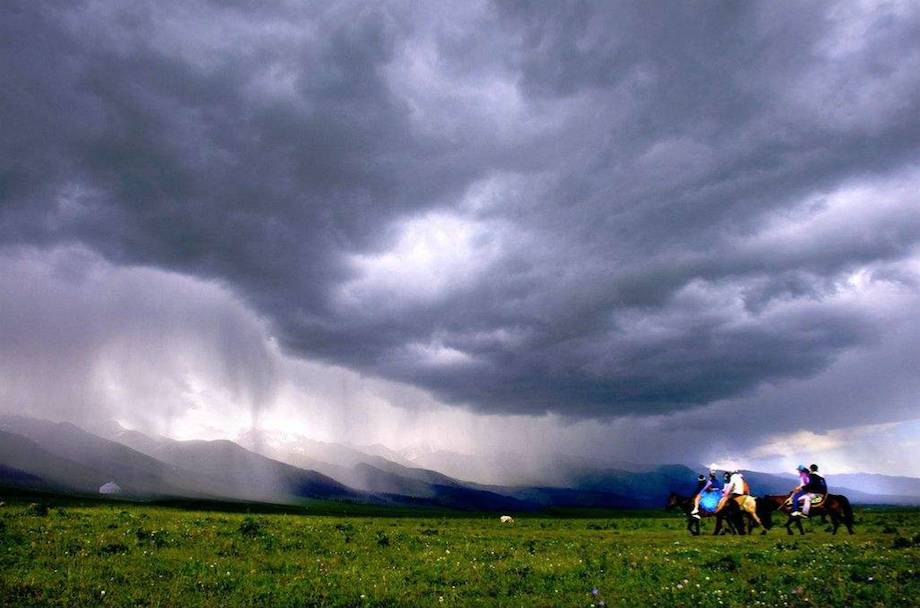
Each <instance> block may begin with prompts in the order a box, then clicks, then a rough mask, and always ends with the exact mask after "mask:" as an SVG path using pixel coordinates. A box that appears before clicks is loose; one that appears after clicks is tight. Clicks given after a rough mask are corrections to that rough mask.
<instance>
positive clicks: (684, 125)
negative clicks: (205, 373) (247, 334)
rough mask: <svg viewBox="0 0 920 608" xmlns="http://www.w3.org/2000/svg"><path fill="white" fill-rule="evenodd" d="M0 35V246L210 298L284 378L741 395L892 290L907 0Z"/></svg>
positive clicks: (870, 325) (14, 28)
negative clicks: (275, 352)
mask: <svg viewBox="0 0 920 608" xmlns="http://www.w3.org/2000/svg"><path fill="white" fill-rule="evenodd" d="M0 11H2V15H0V17H2V18H0V45H2V49H0V73H2V74H3V76H4V83H5V86H4V91H3V93H2V94H0V123H2V124H3V125H4V137H3V138H2V139H0V243H2V244H3V245H4V246H6V247H13V246H30V247H38V248H49V247H56V246H61V245H65V246H66V245H72V244H75V243H78V244H80V245H81V246H82V247H85V248H88V249H90V250H92V251H95V252H97V253H98V254H99V255H102V256H104V257H105V258H106V259H108V260H109V261H110V262H111V263H114V264H120V265H139V266H150V267H157V268H162V269H167V270H170V271H175V272H178V273H183V274H187V275H192V276H195V277H199V278H202V279H206V280H214V281H218V282H220V283H221V284H222V285H224V286H226V287H227V288H229V289H230V290H232V291H233V292H234V293H235V294H237V296H238V297H239V298H241V299H242V300H243V301H244V302H245V303H246V304H247V305H249V306H251V307H252V308H253V309H254V310H255V311H257V312H258V314H259V315H262V316H264V318H265V319H266V322H267V323H268V324H269V326H270V328H271V332H272V333H273V335H275V336H276V337H277V339H278V341H279V343H280V344H281V346H282V348H283V349H284V350H285V351H286V352H287V353H289V354H292V355H294V356H301V357H305V358H308V359H311V360H318V361H323V362H326V363H332V364H336V365H340V366H343V367H346V368H350V369H353V370H356V371H359V372H361V373H364V374H369V375H373V376H380V377H383V378H388V379H392V380H398V381H401V382H405V383H408V384H412V385H415V386H418V387H420V388H424V389H427V390H430V391H432V392H433V394H434V395H436V396H437V397H438V398H440V399H442V400H444V401H446V402H450V403H456V404H462V405H464V406H467V407H469V408H472V409H475V410H478V411H483V412H491V413H496V412H497V413H519V414H532V413H534V414H539V413H543V412H547V411H549V412H554V413H558V414H561V415H563V416H618V415H623V414H662V413H667V412H671V411H677V410H684V409H688V408H692V407H695V406H699V405H703V404H707V403H712V402H716V401H720V400H725V399H731V398H736V397H739V396H743V395H745V394H751V393H752V391H754V390H755V389H757V387H760V386H762V385H764V383H776V382H781V381H783V380H784V379H790V378H806V377H809V376H813V375H815V374H817V373H819V372H820V371H821V370H824V369H826V368H827V367H828V366H829V365H831V364H832V363H833V362H834V361H835V360H837V359H838V358H839V357H841V356H842V354H844V353H846V352H847V351H848V350H851V349H857V348H859V347H861V346H864V345H866V344H869V343H871V342H872V341H873V340H875V339H876V336H877V335H878V334H879V332H880V331H882V330H883V329H886V330H887V329H890V328H889V327H888V326H887V325H886V324H888V323H891V322H892V320H891V319H892V317H891V316H886V315H879V314H877V310H876V307H877V305H878V302H877V300H876V299H873V298H872V297H865V298H851V297H848V294H849V293H850V292H852V291H853V290H854V289H856V287H854V285H857V284H862V283H860V281H862V282H863V283H868V284H880V283H878V282H876V283H873V281H874V280H875V279H879V280H881V279H884V281H883V283H884V284H890V283H896V284H904V285H911V284H910V281H912V280H914V279H915V272H916V269H915V268H913V267H912V266H910V262H909V261H910V260H911V259H916V257H917V247H918V243H920V216H918V214H917V212H916V209H917V206H918V203H920V201H918V200H917V192H918V187H917V186H918V185H920V175H918V174H917V173H916V172H915V171H914V170H913V167H914V166H916V164H917V161H918V160H920V152H918V150H920V145H918V144H920V121H918V120H917V118H916V117H917V116H918V115H920V11H918V10H917V8H916V7H914V6H912V5H910V4H905V5H901V4H897V3H894V4H879V5H870V6H859V7H857V6H855V5H851V4H850V3H841V4H836V5H835V4H817V5H805V4H801V3H798V4H776V3H771V4H769V5H767V4H760V5H743V6H742V5H734V4H732V5H719V4H710V5H706V6H689V5H680V4H671V3H669V4H655V3H652V4H649V3H631V4H617V3H609V2H599V3H590V2H582V3H567V4H557V3H504V2H499V3H495V4H479V3H472V4H466V5H464V6H462V7H459V8H458V7H456V6H453V7H452V6H448V5H434V4H429V3H424V4H422V5H421V6H419V5H417V4H413V3H387V4H381V5H374V6H372V7H369V6H367V5H364V4H361V3H349V2H341V3H328V4H326V3H311V4H310V5H309V6H307V7H305V6H303V5H301V4H300V3H291V4H287V5H285V4H279V5H277V6H276V7H273V8H259V9H254V8H249V7H247V6H246V5H245V4H242V3H217V2H212V3H188V2H149V3H132V4H131V5H124V4H123V3H115V2H76V3H70V2H68V3H35V2H12V3H5V4H4V7H3V8H2V9H0ZM905 268H907V269H908V270H904V269H905ZM860 277H862V278H860ZM909 289H914V290H916V289H917V288H916V285H913V286H912V287H909Z"/></svg>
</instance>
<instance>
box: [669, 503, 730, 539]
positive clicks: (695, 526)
mask: <svg viewBox="0 0 920 608" xmlns="http://www.w3.org/2000/svg"><path fill="white" fill-rule="evenodd" d="M675 507H676V508H678V509H680V510H681V511H683V512H684V515H686V516H687V530H688V531H689V532H690V534H692V535H694V536H699V534H700V520H699V519H697V518H695V517H693V516H692V515H690V513H691V512H692V511H693V496H681V495H680V494H678V493H677V492H671V494H670V495H669V496H668V501H667V503H666V504H665V507H664V508H665V510H666V511H670V510H671V509H674V508H675ZM700 516H701V517H715V518H716V527H715V529H714V530H713V531H712V534H713V536H715V535H717V534H719V533H720V532H723V530H722V520H723V518H724V519H725V520H726V522H727V523H728V526H727V528H728V531H730V532H731V533H732V534H734V533H735V532H736V531H737V532H738V533H740V534H744V522H743V521H742V519H741V509H740V508H739V507H738V503H737V502H736V501H733V500H732V501H729V502H728V504H726V505H725V508H724V509H722V510H721V511H719V512H717V513H712V512H709V511H704V512H700ZM723 533H724V532H723Z"/></svg>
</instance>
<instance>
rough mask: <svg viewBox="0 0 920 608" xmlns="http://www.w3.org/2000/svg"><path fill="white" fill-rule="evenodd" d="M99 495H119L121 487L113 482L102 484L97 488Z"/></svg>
mask: <svg viewBox="0 0 920 608" xmlns="http://www.w3.org/2000/svg"><path fill="white" fill-rule="evenodd" d="M99 493H100V494H120V493H121V486H119V485H118V484H117V483H115V482H114V481H110V482H108V483H104V484H102V485H101V486H99Z"/></svg>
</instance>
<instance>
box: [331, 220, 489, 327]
mask: <svg viewBox="0 0 920 608" xmlns="http://www.w3.org/2000/svg"><path fill="white" fill-rule="evenodd" d="M499 251H500V243H499V240H498V238H497V235H496V234H495V233H494V232H492V231H490V230H489V227H488V226H487V225H485V224H483V223H481V222H476V221H472V220H467V219H464V218H461V217H457V216H454V215H447V214H440V213H431V214H428V215H425V216H422V217H420V218H416V219H413V220H411V221H409V222H407V223H406V224H405V226H403V229H402V232H401V234H400V237H399V239H398V240H397V242H396V244H395V246H394V247H393V248H392V249H390V250H389V251H386V252H384V253H382V254H378V255H356V256H353V258H352V260H351V262H352V264H353V265H354V267H355V268H356V269H357V271H358V274H359V278H358V279H356V280H354V281H351V282H349V283H347V284H345V285H344V286H342V287H341V288H340V289H339V291H338V294H337V300H338V303H339V304H340V305H342V306H344V307H357V308H362V307H368V308H371V309H377V310H379V309H380V307H381V306H382V307H383V308H401V307H402V306H403V305H405V304H410V305H411V304H419V303H421V304H429V303H433V302H435V301H437V300H438V299H440V298H442V297H445V296H446V295H448V294H449V293H451V292H452V291H454V290H456V289H460V288H462V287H463V286H464V285H466V284H469V283H470V282H472V281H473V280H474V279H475V278H476V277H477V276H478V275H479V273H480V272H481V271H482V270H483V269H484V268H485V267H487V266H488V265H489V264H490V263H491V262H493V261H494V260H495V259H496V257H497V256H498V254H499Z"/></svg>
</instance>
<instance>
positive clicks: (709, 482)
mask: <svg viewBox="0 0 920 608" xmlns="http://www.w3.org/2000/svg"><path fill="white" fill-rule="evenodd" d="M797 471H798V473H799V485H798V486H796V488H795V489H794V490H793V491H792V498H791V507H792V513H791V515H792V517H796V518H804V519H807V518H808V511H809V509H810V508H811V504H812V501H813V500H815V499H817V498H821V497H824V496H826V495H827V482H826V481H825V479H824V477H822V476H821V475H820V474H819V473H818V465H816V464H813V465H811V466H810V467H806V466H805V465H799V466H798V468H797ZM722 480H723V482H724V486H723V487H722V496H721V498H720V500H719V504H718V506H716V508H715V513H717V514H718V513H719V512H721V511H722V509H724V508H725V505H726V504H727V503H728V501H729V500H738V499H739V498H741V499H743V498H744V497H750V496H751V488H750V486H749V485H748V482H747V480H745V479H744V475H743V474H742V473H741V472H740V471H733V472H728V471H726V472H725V474H724V475H723V476H722ZM718 491H719V487H718V482H717V481H716V474H715V472H714V471H710V472H709V476H708V478H707V476H706V475H700V476H699V477H698V478H697V481H696V489H695V490H694V492H693V495H692V499H693V510H692V511H691V512H690V516H691V517H693V518H695V519H700V499H701V498H702V496H703V493H704V492H718ZM758 523H759V522H758Z"/></svg>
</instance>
